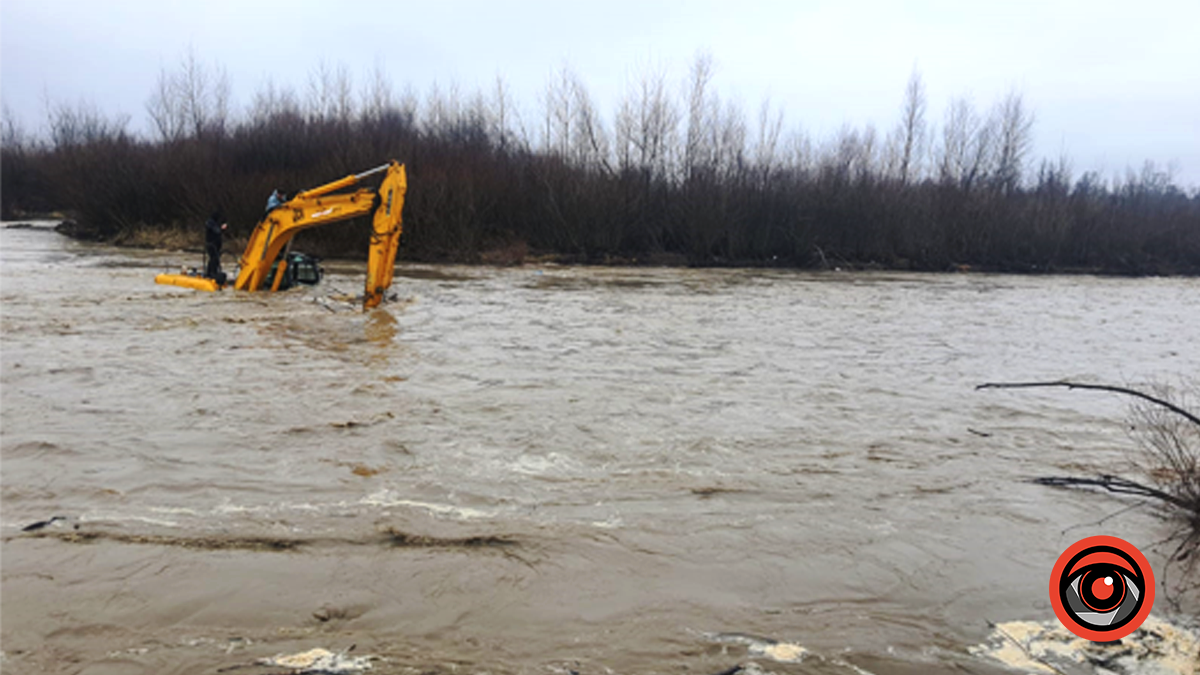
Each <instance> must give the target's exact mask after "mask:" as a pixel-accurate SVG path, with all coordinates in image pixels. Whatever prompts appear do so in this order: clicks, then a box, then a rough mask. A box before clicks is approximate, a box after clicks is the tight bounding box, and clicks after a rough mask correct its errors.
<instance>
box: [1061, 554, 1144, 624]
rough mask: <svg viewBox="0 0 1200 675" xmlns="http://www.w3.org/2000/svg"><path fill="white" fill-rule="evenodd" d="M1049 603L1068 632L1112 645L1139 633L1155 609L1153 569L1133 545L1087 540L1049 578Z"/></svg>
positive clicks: (1063, 557)
mask: <svg viewBox="0 0 1200 675" xmlns="http://www.w3.org/2000/svg"><path fill="white" fill-rule="evenodd" d="M1050 604H1051V605H1053V606H1054V614H1055V615H1057V616H1058V620H1059V621H1061V622H1062V625H1063V626H1065V627H1066V628H1067V630H1069V631H1071V632H1072V633H1074V634H1076V635H1078V636H1079V637H1081V638H1083V639H1085V640H1092V641H1094V642H1112V641H1114V640H1120V639H1121V638H1123V637H1125V636H1126V635H1129V634H1130V633H1132V632H1133V631H1135V630H1137V628H1138V626H1141V625H1142V622H1143V621H1145V620H1146V617H1147V616H1150V608H1151V607H1153V606H1154V570H1152V569H1150V563H1149V562H1148V561H1147V560H1146V556H1144V555H1142V552H1141V551H1139V550H1137V548H1136V547H1134V546H1133V544H1130V543H1129V542H1127V541H1125V540H1124V539H1118V538H1117V537H1107V536H1098V537H1088V538H1087V539H1081V540H1079V541H1077V542H1075V543H1074V544H1071V546H1070V547H1068V548H1067V550H1065V551H1063V554H1062V555H1060V556H1059V557H1058V562H1056V563H1054V570H1053V571H1052V572H1051V573H1050Z"/></svg>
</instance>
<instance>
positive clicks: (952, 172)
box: [938, 97, 979, 185]
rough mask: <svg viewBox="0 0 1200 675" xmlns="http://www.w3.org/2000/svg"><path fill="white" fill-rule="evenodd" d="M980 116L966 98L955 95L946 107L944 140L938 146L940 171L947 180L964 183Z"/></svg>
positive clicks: (944, 180)
mask: <svg viewBox="0 0 1200 675" xmlns="http://www.w3.org/2000/svg"><path fill="white" fill-rule="evenodd" d="M978 125H979V117H978V116H977V115H976V114H975V109H974V106H972V105H971V101H970V99H968V98H965V97H959V98H955V99H953V100H951V101H950V105H949V106H948V107H947V108H946V121H945V122H943V123H942V142H941V147H940V148H938V174H939V178H940V179H941V180H942V182H943V183H952V184H956V185H957V184H960V182H961V181H962V180H963V178H964V176H965V175H966V173H967V169H968V165H969V164H970V159H969V157H970V155H971V143H972V139H973V138H974V136H975V131H976V127H977V126H978Z"/></svg>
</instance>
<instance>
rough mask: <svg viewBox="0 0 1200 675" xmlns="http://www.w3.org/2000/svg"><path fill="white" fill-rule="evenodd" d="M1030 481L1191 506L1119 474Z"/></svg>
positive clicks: (1051, 485) (1048, 477) (1056, 477)
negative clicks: (1101, 489) (1090, 488)
mask: <svg viewBox="0 0 1200 675" xmlns="http://www.w3.org/2000/svg"><path fill="white" fill-rule="evenodd" d="M1031 482H1033V483H1037V484H1038V485H1049V486H1050V487H1098V488H1104V489H1105V490H1108V491H1109V492H1116V493H1118V494H1124V495H1135V496H1138V497H1150V498H1153V499H1159V500H1162V501H1164V502H1166V503H1168V504H1171V505H1173V506H1178V507H1179V508H1181V509H1187V508H1191V504H1188V503H1187V502H1185V501H1183V500H1182V499H1179V498H1178V497H1176V496H1174V495H1172V494H1169V493H1167V492H1163V491H1162V490H1159V489H1157V488H1152V487H1150V486H1149V485H1142V484H1141V483H1135V482H1134V481H1131V480H1128V479H1125V478H1121V477H1120V476H1099V477H1097V478H1079V477H1075V476H1043V477H1041V478H1034V479H1033V480H1032V481H1031Z"/></svg>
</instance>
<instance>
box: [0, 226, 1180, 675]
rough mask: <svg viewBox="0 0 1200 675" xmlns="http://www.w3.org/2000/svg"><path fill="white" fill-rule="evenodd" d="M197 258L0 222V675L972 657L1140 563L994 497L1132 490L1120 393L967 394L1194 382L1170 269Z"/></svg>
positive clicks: (1101, 523)
mask: <svg viewBox="0 0 1200 675" xmlns="http://www.w3.org/2000/svg"><path fill="white" fill-rule="evenodd" d="M194 257H196V256H195V255H194V254H190V253H178V252H163V251H156V252H147V251H131V250H125V249H115V248H111V247H106V246H100V245H94V244H86V243H81V242H76V241H72V240H69V239H66V238H64V237H61V236H59V235H57V234H56V233H54V232H53V231H51V230H49V229H47V228H45V227H34V228H31V229H11V228H9V229H4V230H0V312H2V322H3V323H2V339H0V348H2V350H0V367H2V371H0V374H2V380H0V385H2V388H0V424H2V432H0V452H2V464H0V478H2V493H0V498H2V509H3V510H2V517H0V521H2V529H0V533H2V534H3V536H4V543H3V551H2V555H3V559H2V565H3V568H2V572H3V587H2V596H0V609H2V616H0V619H2V642H3V645H2V649H3V654H2V656H3V668H4V671H5V672H14V673H16V672H53V673H59V672H62V673H88V674H92V675H94V674H100V673H213V672H216V671H217V670H218V669H221V668H229V667H235V666H244V665H246V664H250V663H252V662H253V661H254V660H255V659H260V658H266V657H271V656H273V655H277V654H287V653H297V652H303V651H305V650H308V649H311V648H314V647H324V648H328V649H330V650H333V651H339V650H345V649H347V648H349V647H350V646H351V645H355V649H354V651H352V652H349V654H350V655H369V656H371V657H372V660H371V661H370V663H371V665H372V666H373V667H372V672H381V673H418V672H446V673H450V672H455V673H484V672H487V673H563V674H564V675H565V674H567V673H577V674H583V675H586V674H590V673H696V674H700V675H707V674H711V673H718V672H722V671H727V670H728V669H730V668H733V667H737V666H740V667H742V668H743V669H744V670H754V669H761V670H766V671H769V672H777V673H791V672H820V673H845V674H847V675H849V674H851V673H862V672H867V673H875V674H877V675H884V674H887V673H918V672H931V673H938V672H946V673H962V672H978V673H1000V672H1010V671H1007V670H1006V669H1005V668H1006V666H1005V665H1004V664H1003V663H1001V662H1000V661H998V660H996V659H995V658H992V657H990V656H988V655H987V654H986V653H982V652H980V651H979V650H978V649H975V648H976V647H977V646H978V645H983V644H986V643H987V641H988V640H989V639H990V636H993V626H994V625H995V624H999V623H1003V622H1012V621H1033V622H1040V621H1048V620H1049V621H1052V620H1053V619H1054V615H1053V611H1052V610H1051V607H1050V603H1049V599H1048V597H1047V579H1048V576H1049V572H1050V568H1051V566H1052V565H1053V563H1054V561H1055V559H1056V558H1057V557H1058V555H1059V554H1060V553H1061V552H1062V551H1063V550H1064V549H1065V548H1066V547H1067V546H1069V545H1070V544H1072V543H1074V542H1075V541H1076V540H1078V539H1081V538H1083V537H1085V536H1088V535H1092V534H1109V535H1115V536H1119V537H1122V538H1124V539H1126V540H1128V541H1130V542H1132V543H1134V544H1135V545H1138V546H1141V547H1143V551H1144V552H1146V553H1147V555H1148V557H1149V558H1150V561H1151V563H1152V565H1154V566H1156V569H1157V568H1158V567H1159V566H1164V565H1165V559H1164V555H1165V553H1166V551H1164V550H1158V549H1154V548H1152V545H1153V544H1154V543H1155V542H1157V541H1159V540H1161V539H1162V538H1163V537H1164V536H1165V535H1166V533H1167V529H1166V525H1165V524H1164V523H1163V522H1162V521H1161V520H1160V519H1159V518H1158V517H1157V516H1156V514H1155V512H1154V511H1153V509H1151V508H1149V507H1136V503H1135V502H1132V501H1130V500H1128V499H1122V498H1119V497H1116V496H1113V495H1108V494H1098V493H1094V492H1085V491H1070V490H1055V489H1051V488H1047V487H1043V486H1039V485H1035V484H1032V483H1030V482H1028V479H1030V478H1033V477H1037V476H1045V475H1095V474H1097V473H1122V472H1124V473H1126V474H1128V475H1131V476H1136V471H1137V468H1136V461H1135V460H1136V456H1135V450H1136V447H1137V446H1136V442H1135V441H1134V439H1132V438H1131V437H1130V436H1129V434H1128V433H1127V429H1126V421H1127V420H1126V415H1127V405H1128V401H1127V400H1125V399H1122V398H1120V397H1117V396H1114V395H1112V394H1105V393H1098V392H1086V391H1066V390H1058V389H1049V390H1041V389H1039V390H982V391H976V390H975V386H976V385H978V384H981V383H984V382H991V381H1030V380H1057V379H1060V378H1067V379H1071V380H1077V381H1084V382H1095V383H1108V384H1119V385H1132V386H1150V385H1155V384H1165V385H1181V384H1183V385H1186V384H1188V383H1189V382H1191V383H1195V382H1196V377H1197V376H1198V375H1200V349H1198V348H1197V345H1200V281H1198V280H1195V279H1178V278H1165V279H1164V278H1149V279H1116V278H1097V277H1091V276H1044V277H1029V276H1004V275H986V274H944V275H924V274H891V273H866V272H822V273H812V272H801V271H785V270H748V269H716V270H710V269H703V270H697V269H674V268H666V269H659V268H593V267H558V266H549V265H547V266H539V265H525V266H520V267H511V268H490V267H465V266H425V265H411V264H401V265H400V266H399V268H398V270H397V275H396V282H395V284H394V286H393V291H394V292H395V294H396V297H395V298H394V299H393V301H391V302H389V303H387V304H385V305H384V306H383V307H382V308H380V309H377V310H374V311H371V312H369V313H363V312H361V310H360V309H359V308H358V307H356V306H355V305H354V304H353V303H352V302H350V301H349V296H352V295H353V294H354V293H356V292H361V290H360V285H361V283H362V276H363V266H362V265H358V264H353V263H326V267H327V268H328V272H329V275H328V277H327V279H326V281H325V282H324V283H322V284H321V285H319V286H316V287H304V288H300V289H294V290H291V291H287V292H284V293H277V294H268V293H256V294H248V293H240V292H232V291H224V292H221V293H216V294H209V293H200V292H193V291H189V290H185V289H180V288H174V287H167V286H158V285H155V284H154V282H153V277H154V275H155V274H156V273H158V272H161V271H169V270H178V268H179V266H180V264H185V263H186V264H190V265H198V264H199V261H198V260H193V259H192V258H194ZM1131 506H1133V507H1135V508H1129V510H1128V511H1126V512H1124V513H1121V514H1118V515H1116V516H1114V517H1111V518H1108V519H1105V517H1106V516H1109V515H1111V514H1114V513H1115V512H1117V511H1121V510H1122V509H1126V508H1128V507H1131ZM52 516H58V517H61V518H62V519H61V520H56V521H55V522H53V523H50V524H49V525H47V526H45V527H42V528H40V529H36V530H32V531H29V532H23V531H22V528H24V527H26V526H28V525H30V524H32V523H35V522H39V521H44V520H47V519H49V518H51V517H52ZM1198 607H1200V605H1198V604H1197V603H1196V602H1195V599H1194V598H1189V597H1186V596H1185V597H1183V598H1182V599H1181V601H1180V602H1177V603H1176V606H1175V607H1174V608H1173V607H1172V606H1171V605H1170V604H1169V603H1167V602H1165V601H1164V602H1163V603H1162V604H1161V607H1160V606H1159V605H1156V611H1155V615H1156V618H1158V619H1161V620H1163V621H1167V622H1175V623H1176V624H1180V625H1182V624H1186V623H1187V622H1188V619H1189V617H1190V616H1194V615H1195V613H1196V612H1197V611H1198ZM772 650H774V651H772ZM248 667H250V668H257V670H246V671H240V670H239V671H238V672H250V673H259V672H264V673H265V672H280V670H279V668H276V669H275V670H271V669H270V668H262V667H259V666H248ZM283 672H287V671H283ZM1088 672H1090V671H1088ZM1181 672H1182V671H1181Z"/></svg>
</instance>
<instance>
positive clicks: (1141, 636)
mask: <svg viewBox="0 0 1200 675" xmlns="http://www.w3.org/2000/svg"><path fill="white" fill-rule="evenodd" d="M970 652H971V653H972V654H974V655H976V656H985V657H988V658H991V659H995V660H997V661H1000V662H1002V663H1004V664H1005V665H1007V666H1009V667H1011V668H1016V669H1019V670H1022V671H1024V672H1027V673H1047V674H1056V673H1060V672H1061V670H1060V668H1059V666H1060V665H1067V664H1090V665H1093V666H1095V667H1096V672H1098V673H1099V672H1103V673H1113V674H1116V675H1124V674H1126V673H1128V674H1130V675H1133V674H1134V673H1137V674H1139V675H1141V674H1145V675H1200V634H1197V633H1196V632H1194V631H1192V630H1188V629H1187V628H1184V627H1182V626H1178V625H1175V624H1172V623H1170V622H1168V621H1165V620H1163V619H1159V618H1158V617H1155V616H1151V617H1149V618H1147V619H1146V622H1145V623H1143V624H1142V625H1141V627H1139V628H1138V629H1137V630H1136V631H1134V632H1133V633H1132V634H1130V635H1129V636H1127V637H1126V638H1124V639H1123V640H1121V641H1120V642H1119V643H1117V644H1101V643H1096V642H1092V641H1090V640H1084V639H1083V638H1080V637H1078V636H1076V635H1075V634H1074V633H1071V632H1070V631H1068V630H1067V629H1066V628H1065V627H1063V625H1062V624H1061V623H1059V622H1058V621H1040V622H1039V621H1009V622H1007V623H1001V624H997V625H996V626H995V629H994V630H993V632H992V634H991V636H989V637H988V641H987V643H985V644H982V645H977V646H975V647H971V649H970Z"/></svg>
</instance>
